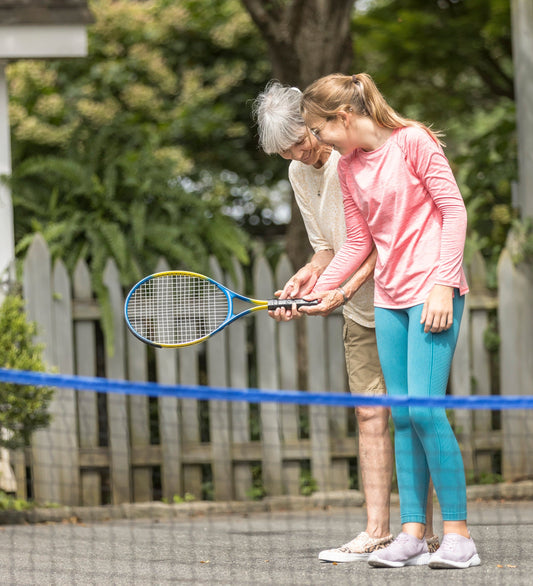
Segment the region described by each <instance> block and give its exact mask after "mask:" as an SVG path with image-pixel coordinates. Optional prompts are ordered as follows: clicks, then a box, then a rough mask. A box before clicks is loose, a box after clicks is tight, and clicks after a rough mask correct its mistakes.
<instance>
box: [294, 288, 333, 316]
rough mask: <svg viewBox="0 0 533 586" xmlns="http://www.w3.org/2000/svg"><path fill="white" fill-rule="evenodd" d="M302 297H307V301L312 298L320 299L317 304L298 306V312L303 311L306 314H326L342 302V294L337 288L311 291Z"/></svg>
mask: <svg viewBox="0 0 533 586" xmlns="http://www.w3.org/2000/svg"><path fill="white" fill-rule="evenodd" d="M304 299H307V300H308V301H311V300H312V299H320V303H319V304H318V305H304V306H302V307H300V308H299V310H298V311H299V312H300V313H305V314H307V315H324V316H326V315H329V314H330V313H331V312H332V311H333V310H334V309H337V307H340V306H341V305H342V304H343V303H344V296H343V294H342V293H341V292H340V291H339V290H338V289H332V290H331V291H323V292H319V293H312V294H310V295H306V296H305V297H304Z"/></svg>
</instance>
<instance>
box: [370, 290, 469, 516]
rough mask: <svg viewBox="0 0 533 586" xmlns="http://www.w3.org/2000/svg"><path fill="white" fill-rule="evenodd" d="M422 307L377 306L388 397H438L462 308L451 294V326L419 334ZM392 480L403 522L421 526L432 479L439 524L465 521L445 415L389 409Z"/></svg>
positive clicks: (455, 448) (457, 457)
mask: <svg viewBox="0 0 533 586" xmlns="http://www.w3.org/2000/svg"><path fill="white" fill-rule="evenodd" d="M422 307H423V305H416V306H414V307H410V308H408V309H383V308H378V307H376V311H375V315H376V338H377V344H378V351H379V359H380V362H381V368H382V370H383V375H384V376H385V384H386V385H387V394H389V395H391V396H404V395H408V396H409V397H443V396H444V395H445V394H446V386H447V384H448V376H449V372H450V367H451V363H452V357H453V353H454V350H455V345H456V343H457V336H458V334H459V326H460V323H461V317H462V314H463V308H464V297H460V296H459V294H458V291H457V290H456V291H455V295H454V300H453V326H452V327H451V328H450V329H449V330H447V331H444V332H440V333H438V334H432V333H431V332H429V333H427V334H426V333H424V326H423V325H422V324H421V323H420V317H421V314H422ZM391 411H392V419H393V421H394V429H395V433H394V440H395V455H396V475H397V479H398V489H399V491H400V513H401V522H402V523H425V522H426V501H427V493H428V488H429V478H430V475H431V478H432V479H433V484H434V485H435V490H436V492H437V497H438V499H439V503H440V508H441V513H442V519H443V520H444V521H460V520H463V519H466V484H465V474H464V467H463V459H462V456H461V452H460V450H459V445H458V443H457V440H456V438H455V435H454V433H453V430H452V428H451V426H450V423H449V421H448V418H447V416H446V410H445V409H440V408H429V407H393V408H392V410H391Z"/></svg>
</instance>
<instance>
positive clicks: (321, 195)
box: [289, 151, 374, 328]
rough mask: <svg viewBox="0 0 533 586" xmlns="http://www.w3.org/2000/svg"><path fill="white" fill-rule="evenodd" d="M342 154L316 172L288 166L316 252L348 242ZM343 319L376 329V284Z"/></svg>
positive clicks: (294, 164) (334, 155) (352, 304)
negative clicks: (339, 166) (339, 171)
mask: <svg viewBox="0 0 533 586" xmlns="http://www.w3.org/2000/svg"><path fill="white" fill-rule="evenodd" d="M339 159H340V154H339V153H338V152H337V151H332V152H331V155H330V157H329V159H328V160H327V162H326V164H325V165H323V166H322V167H320V169H316V168H315V167H313V166H312V165H305V164H304V163H301V162H300V161H292V162H291V164H290V165H289V181H290V182H291V185H292V188H293V190H294V195H295V197H296V203H297V204H298V207H299V208H300V212H301V213H302V217H303V220H304V223H305V228H306V230H307V235H308V237H309V242H310V243H311V246H312V247H313V250H314V251H315V252H318V251H320V250H333V252H337V251H338V250H339V248H341V246H342V245H343V244H344V241H345V240H346V223H345V221H344V204H343V200H342V191H341V186H340V183H339V177H338V175H337V163H338V161H339ZM344 315H345V316H346V317H349V318H350V319H353V320H354V321H355V322H357V323H358V324H361V325H363V326H365V327H367V328H373V327H374V280H373V279H370V280H369V281H367V282H366V283H365V284H364V285H362V286H361V287H360V288H359V290H358V291H357V292H356V293H355V295H354V296H353V297H352V298H351V299H350V301H348V303H347V304H346V305H345V306H344Z"/></svg>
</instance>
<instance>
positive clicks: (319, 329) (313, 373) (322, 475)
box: [305, 316, 332, 492]
mask: <svg viewBox="0 0 533 586" xmlns="http://www.w3.org/2000/svg"><path fill="white" fill-rule="evenodd" d="M325 322H326V320H325V319H324V318H322V317H317V316H315V317H308V318H306V324H305V325H306V328H307V364H308V383H307V388H308V390H309V391H311V392H315V393H323V392H325V391H326V390H328V389H327V378H326V369H327V364H326V356H327V349H326V344H325V339H326V336H325V335H324V332H325V328H326V323H325ZM309 434H310V436H311V471H312V474H313V478H314V479H315V480H316V482H317V485H318V489H319V490H320V491H323V492H325V491H329V490H331V488H332V482H331V481H332V479H331V436H330V433H329V416H328V407H326V406H325V405H311V406H310V407H309Z"/></svg>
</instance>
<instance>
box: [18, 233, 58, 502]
mask: <svg viewBox="0 0 533 586" xmlns="http://www.w3.org/2000/svg"><path fill="white" fill-rule="evenodd" d="M24 299H25V301H26V313H27V316H28V318H29V319H30V320H31V321H35V322H36V323H38V324H39V332H38V333H37V339H36V342H37V343H42V344H44V352H43V358H44V361H45V362H46V363H47V364H48V365H49V366H54V365H56V354H55V344H54V329H53V321H52V277H51V267H50V253H49V251H48V247H47V245H46V242H45V240H44V238H43V237H42V235H41V234H36V235H35V237H34V239H33V242H32V243H31V246H30V249H29V251H28V254H27V256H26V259H25V261H24ZM49 412H50V413H51V415H52V421H51V422H50V425H49V426H48V427H47V428H46V429H41V430H38V431H36V432H35V433H34V434H33V438H32V444H31V447H32V475H33V489H34V498H35V500H36V501H37V502H40V503H45V502H49V503H51V502H55V503H59V502H60V500H61V492H60V478H61V439H62V438H61V430H60V428H59V426H58V419H57V418H56V417H55V415H56V414H57V413H61V406H60V399H59V396H58V395H57V394H56V395H55V396H54V398H53V399H52V402H51V404H50V408H49Z"/></svg>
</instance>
